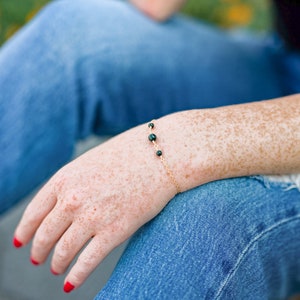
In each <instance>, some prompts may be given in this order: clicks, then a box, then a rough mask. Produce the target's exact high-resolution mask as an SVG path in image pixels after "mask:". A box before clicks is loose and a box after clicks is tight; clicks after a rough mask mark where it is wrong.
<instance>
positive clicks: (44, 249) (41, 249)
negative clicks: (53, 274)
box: [31, 207, 72, 264]
mask: <svg viewBox="0 0 300 300" xmlns="http://www.w3.org/2000/svg"><path fill="white" fill-rule="evenodd" d="M71 223H72V215H68V214H66V212H65V211H64V210H62V209H61V208H58V207H55V208H54V209H53V210H52V211H51V212H50V213H49V214H48V215H47V216H46V218H45V219H44V221H43V222H42V223H41V225H40V227H39V228H38V229H37V231H36V234H35V237H34V239H33V243H32V247H31V261H32V262H33V263H34V264H41V263H43V262H44V261H45V260H46V259H47V257H48V255H49V253H50V251H51V250H52V248H53V247H54V246H55V244H56V243H57V241H58V240H59V239H60V237H61V236H62V235H63V234H64V232H65V231H66V230H67V229H68V228H69V226H70V225H71Z"/></svg>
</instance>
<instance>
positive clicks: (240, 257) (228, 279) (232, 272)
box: [215, 215, 300, 299]
mask: <svg viewBox="0 0 300 300" xmlns="http://www.w3.org/2000/svg"><path fill="white" fill-rule="evenodd" d="M299 218H300V215H296V216H294V217H292V218H289V219H283V220H281V221H280V222H278V223H276V224H274V225H273V226H271V227H269V228H268V229H266V230H264V231H262V232H261V233H260V234H258V235H257V236H256V237H255V238H254V239H253V240H251V241H250V242H249V244H248V245H247V246H246V247H245V249H244V250H243V251H242V253H241V254H240V256H239V258H238V259H237V262H236V264H235V266H234V267H233V268H232V271H231V273H229V274H228V276H227V278H225V280H224V281H223V283H222V284H221V286H220V288H219V290H218V291H217V294H216V296H215V299H220V296H221V293H222V291H223V290H224V288H225V287H226V285H227V284H228V282H229V281H230V280H231V278H232V277H233V276H234V275H235V273H236V271H237V269H238V268H239V265H240V264H241V263H242V260H243V259H244V257H245V256H246V255H247V254H248V252H249V251H250V248H252V247H253V246H254V244H255V243H256V242H257V241H258V240H259V239H261V238H262V237H264V236H265V235H266V234H268V233H270V232H272V231H273V230H275V229H276V228H278V227H280V226H282V225H285V224H287V223H289V222H292V221H296V220H298V219H299Z"/></svg>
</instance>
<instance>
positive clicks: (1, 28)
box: [0, 0, 271, 45]
mask: <svg viewBox="0 0 300 300" xmlns="http://www.w3.org/2000/svg"><path fill="white" fill-rule="evenodd" d="M99 1H100V0H99ZM165 1H168V0H165ZM47 2H49V0H0V45H1V44H2V43H3V42H4V41H5V40H6V39H8V38H9V37H10V36H12V35H13V34H14V33H15V32H16V31H17V30H18V29H19V28H20V27H21V26H22V25H23V24H24V23H26V22H28V21H29V20H30V19H31V18H32V17H33V16H34V15H35V14H36V13H37V12H38V11H39V9H40V8H41V7H42V6H44V5H45V4H46V3H47ZM183 12H184V13H187V14H189V15H192V16H194V17H197V18H201V19H204V20H206V21H208V22H212V23H215V24H218V25H220V26H221V27H225V28H231V27H237V26H238V27H250V28H251V29H254V30H267V29H268V28H269V27H270V23H271V22H270V15H271V13H270V5H269V1H268V0H189V1H188V2H187V4H186V6H185V7H184V8H183Z"/></svg>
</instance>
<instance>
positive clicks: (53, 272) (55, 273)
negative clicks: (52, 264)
mask: <svg viewBox="0 0 300 300" xmlns="http://www.w3.org/2000/svg"><path fill="white" fill-rule="evenodd" d="M50 271H51V273H52V274H53V275H55V276H57V275H59V273H57V272H55V271H54V270H53V269H52V268H51V269H50Z"/></svg>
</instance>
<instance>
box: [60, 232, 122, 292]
mask: <svg viewBox="0 0 300 300" xmlns="http://www.w3.org/2000/svg"><path fill="white" fill-rule="evenodd" d="M111 240H113V238H112V237H108V238H104V237H103V236H101V234H99V235H97V236H95V237H94V238H93V239H92V240H91V241H90V243H89V244H88V245H87V246H86V248H85V249H84V250H83V251H82V253H81V254H80V256H79V257H78V259H77V262H76V264H75V265H74V266H73V268H72V269H71V270H70V272H69V274H68V276H67V277H66V279H65V283H64V291H65V292H66V293H69V292H71V291H72V290H73V289H75V288H78V287H79V286H80V285H81V284H82V283H83V282H84V281H85V280H86V279H87V277H88V276H89V275H90V274H91V273H92V272H93V271H94V269H95V268H96V267H97V266H98V265H99V263H100V262H101V261H102V260H103V259H104V258H105V257H106V256H107V254H108V253H109V252H110V251H111V250H112V249H113V248H115V247H116V246H117V245H118V244H117V245H112V243H111Z"/></svg>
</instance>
